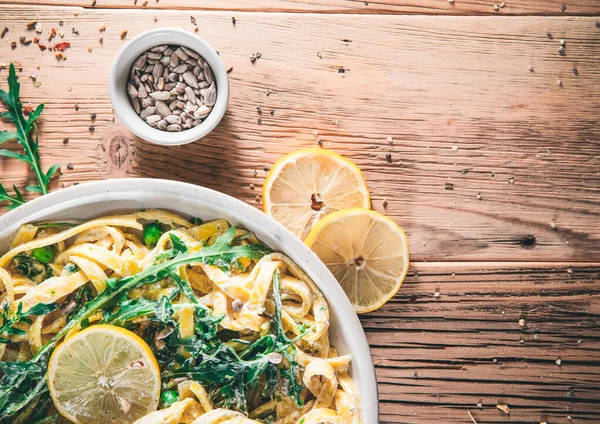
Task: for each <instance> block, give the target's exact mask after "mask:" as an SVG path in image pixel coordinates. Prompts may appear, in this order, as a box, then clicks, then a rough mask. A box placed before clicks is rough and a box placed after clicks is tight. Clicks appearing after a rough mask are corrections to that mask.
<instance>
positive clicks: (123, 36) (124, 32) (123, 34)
mask: <svg viewBox="0 0 600 424" xmlns="http://www.w3.org/2000/svg"><path fill="white" fill-rule="evenodd" d="M126 36H127V30H126V29H124V30H123V31H121V34H120V35H119V37H121V40H122V39H123V38H125V37H126Z"/></svg>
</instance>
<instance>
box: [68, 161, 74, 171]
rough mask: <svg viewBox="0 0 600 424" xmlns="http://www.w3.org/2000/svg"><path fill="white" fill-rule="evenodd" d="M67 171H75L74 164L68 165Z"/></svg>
mask: <svg viewBox="0 0 600 424" xmlns="http://www.w3.org/2000/svg"><path fill="white" fill-rule="evenodd" d="M67 169H68V170H70V171H71V170H73V164H72V163H68V164H67Z"/></svg>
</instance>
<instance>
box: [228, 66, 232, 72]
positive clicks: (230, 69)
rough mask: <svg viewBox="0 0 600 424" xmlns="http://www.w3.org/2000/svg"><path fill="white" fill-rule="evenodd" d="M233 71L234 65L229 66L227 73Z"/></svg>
mask: <svg viewBox="0 0 600 424" xmlns="http://www.w3.org/2000/svg"><path fill="white" fill-rule="evenodd" d="M231 71H233V66H230V67H229V68H227V73H228V74H230V73H231Z"/></svg>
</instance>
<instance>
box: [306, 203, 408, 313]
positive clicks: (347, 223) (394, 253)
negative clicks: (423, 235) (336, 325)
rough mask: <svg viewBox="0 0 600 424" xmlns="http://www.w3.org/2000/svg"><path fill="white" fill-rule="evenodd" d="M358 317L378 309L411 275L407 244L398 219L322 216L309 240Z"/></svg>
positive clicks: (354, 213) (351, 213)
mask: <svg viewBox="0 0 600 424" xmlns="http://www.w3.org/2000/svg"><path fill="white" fill-rule="evenodd" d="M306 244H307V245H308V246H310V248H311V249H312V250H313V251H314V252H315V253H316V254H317V256H319V258H321V260H322V261H323V262H324V263H325V265H327V267H328V268H329V270H330V271H331V273H332V274H333V275H334V276H335V278H336V279H337V280H338V282H339V283H340V285H341V286H342V288H343V289H344V291H345V292H346V295H347V296H348V298H349V299H350V302H351V303H352V305H353V306H354V309H355V310H356V312H358V313H365V312H370V311H373V310H375V309H378V308H380V307H381V306H383V304H384V303H386V302H387V301H388V300H390V299H391V298H392V297H393V296H394V295H395V294H396V293H397V292H398V290H399V289H400V286H401V285H402V282H403V281H404V277H405V276H406V273H407V272H408V265H409V258H408V240H407V238H406V234H404V231H402V228H400V227H399V226H398V225H396V223H395V222H394V221H392V220H391V219H389V218H387V217H385V216H383V215H381V214H380V213H377V212H375V211H370V210H367V209H357V208H355V209H347V210H344V211H340V212H335V213H333V214H331V215H328V216H326V217H325V218H323V219H322V220H321V221H320V222H319V223H318V224H317V225H316V226H315V228H314V229H313V230H312V231H311V233H310V234H309V235H308V237H307V238H306Z"/></svg>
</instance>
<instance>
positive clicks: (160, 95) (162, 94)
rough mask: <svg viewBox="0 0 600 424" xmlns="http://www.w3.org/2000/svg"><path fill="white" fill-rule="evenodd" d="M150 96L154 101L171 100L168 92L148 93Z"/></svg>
mask: <svg viewBox="0 0 600 424" xmlns="http://www.w3.org/2000/svg"><path fill="white" fill-rule="evenodd" d="M150 95H151V96H152V97H154V98H155V99H156V100H169V99H170V98H171V94H170V93H169V92H168V91H155V92H154V93H150Z"/></svg>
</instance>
